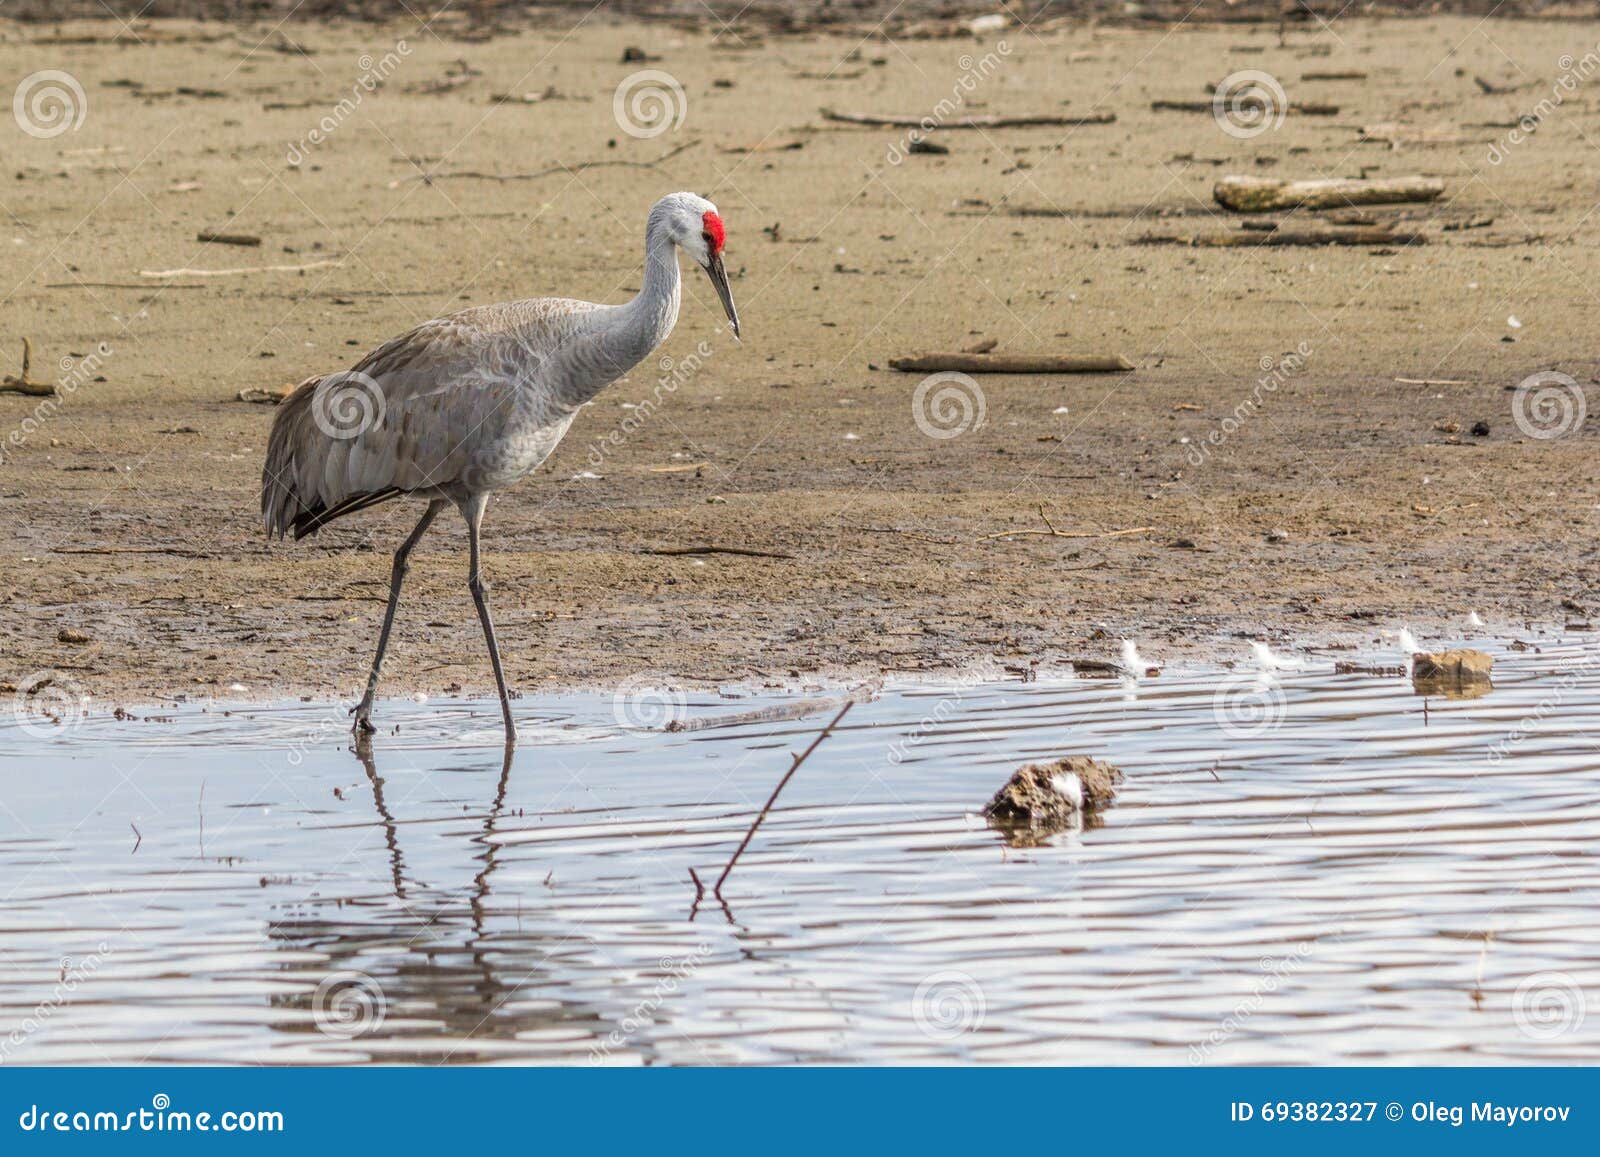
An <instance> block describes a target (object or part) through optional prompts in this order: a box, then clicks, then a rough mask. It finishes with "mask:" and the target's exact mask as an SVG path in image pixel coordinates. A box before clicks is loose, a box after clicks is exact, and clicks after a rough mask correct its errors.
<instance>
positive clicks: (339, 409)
mask: <svg viewBox="0 0 1600 1157" xmlns="http://www.w3.org/2000/svg"><path fill="white" fill-rule="evenodd" d="M385 406H386V403H385V402H384V398H383V387H382V386H380V385H379V384H378V383H377V380H376V379H374V378H372V377H369V376H368V375H366V374H364V373H362V372H361V371H360V370H345V371H343V372H342V373H337V374H329V375H328V376H327V377H325V378H323V379H322V380H321V381H320V382H318V383H317V386H316V389H314V390H313V391H312V393H311V419H312V421H314V422H316V424H317V429H319V430H321V431H322V432H323V433H324V434H326V435H327V436H328V437H330V438H337V439H339V440H340V441H347V440H349V439H351V438H359V437H360V436H361V435H362V434H364V433H366V432H367V431H368V430H371V429H373V428H374V427H376V426H379V425H382V423H383V415H384V410H385Z"/></svg>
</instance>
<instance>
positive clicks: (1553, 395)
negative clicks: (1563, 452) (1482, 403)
mask: <svg viewBox="0 0 1600 1157" xmlns="http://www.w3.org/2000/svg"><path fill="white" fill-rule="evenodd" d="M1588 416H1589V399H1588V398H1587V397H1585V395H1584V392H1583V387H1582V386H1580V385H1579V384H1578V383H1577V380H1576V379H1575V378H1573V377H1571V376H1570V375H1567V374H1563V373H1561V372H1559V371H1557V370H1540V371H1539V372H1538V373H1536V374H1529V375H1528V376H1527V377H1525V378H1523V379H1522V381H1520V382H1518V383H1517V392H1516V393H1514V394H1512V395H1511V417H1512V419H1513V420H1514V421H1515V422H1516V423H1517V429H1519V430H1521V431H1522V432H1523V433H1524V434H1526V435H1527V436H1528V437H1530V438H1538V439H1539V440H1540V441H1549V440H1551V439H1553V438H1565V437H1566V436H1567V435H1568V434H1571V433H1574V432H1575V431H1577V430H1578V429H1580V428H1581V427H1582V426H1583V420H1584V419H1585V418H1586V417H1588Z"/></svg>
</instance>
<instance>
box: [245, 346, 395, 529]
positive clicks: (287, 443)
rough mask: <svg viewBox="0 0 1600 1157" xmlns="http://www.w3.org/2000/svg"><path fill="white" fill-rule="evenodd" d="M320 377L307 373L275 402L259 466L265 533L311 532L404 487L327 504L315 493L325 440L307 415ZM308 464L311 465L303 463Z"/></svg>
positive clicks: (387, 497)
mask: <svg viewBox="0 0 1600 1157" xmlns="http://www.w3.org/2000/svg"><path fill="white" fill-rule="evenodd" d="M321 381H322V379H321V378H320V377H316V378H307V379H306V380H305V381H303V382H301V383H300V384H299V385H298V386H296V387H295V389H294V392H293V393H291V394H290V395H289V396H288V397H287V398H285V399H284V400H283V402H282V403H281V404H280V405H279V407H278V413H277V416H276V417H274V418H273V420H272V434H271V435H270V436H269V437H268V439H267V460H266V464H265V465H264V466H263V467H262V470H261V520H262V522H263V523H264V524H265V525H266V528H267V535H268V537H271V536H273V535H276V536H277V537H279V538H282V537H284V536H285V535H287V534H293V535H294V537H295V538H296V539H301V538H304V537H305V536H306V535H308V534H315V533H316V532H317V531H318V530H320V529H321V528H322V527H324V526H326V525H327V524H328V523H330V522H332V521H333V520H334V519H336V518H342V517H344V516H345V515H346V514H354V513H355V512H356V511H358V510H365V509H366V508H367V507H369V506H376V505H377V504H378V503H380V502H387V501H388V500H389V499H391V498H395V497H397V496H399V495H400V494H402V493H404V491H402V490H400V489H398V488H396V487H388V488H386V489H383V490H370V491H365V492H363V493H360V494H350V495H347V496H345V497H343V498H340V499H339V500H338V501H336V502H334V503H333V504H332V505H329V504H328V503H327V502H326V501H324V499H323V497H322V495H320V494H318V493H317V490H318V483H317V480H318V479H319V478H320V476H321V471H320V456H319V455H318V453H317V451H318V447H319V445H320V444H322V443H323V442H324V441H325V438H324V436H323V435H322V434H321V433H320V431H319V430H318V429H317V426H316V422H315V420H314V418H313V414H312V397H313V395H314V394H315V392H316V388H317V384H318V383H319V382H321ZM307 464H310V465H311V466H312V468H311V469H310V470H305V469H303V468H302V467H303V466H304V465H307Z"/></svg>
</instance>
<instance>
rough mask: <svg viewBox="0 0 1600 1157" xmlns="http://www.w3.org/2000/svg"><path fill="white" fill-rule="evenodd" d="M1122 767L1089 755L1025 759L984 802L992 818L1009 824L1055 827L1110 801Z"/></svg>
mask: <svg viewBox="0 0 1600 1157" xmlns="http://www.w3.org/2000/svg"><path fill="white" fill-rule="evenodd" d="M1120 782H1122V772H1121V771H1119V770H1117V768H1115V767H1113V766H1111V764H1109V763H1102V762H1101V761H1100V760H1098V759H1091V758H1089V757H1088V756H1087V755H1068V756H1065V757H1063V758H1061V759H1056V760H1052V761H1051V762H1049V763H1026V764H1023V765H1022V766H1021V767H1019V768H1017V771H1016V774H1014V775H1013V776H1012V777H1011V779H1010V781H1009V782H1007V784H1006V785H1005V786H1004V787H1002V788H1001V789H1000V790H999V791H997V792H995V795H994V798H993V799H991V800H990V801H989V802H988V803H987V804H985V805H984V808H983V814H984V816H985V817H987V818H988V820H989V821H990V822H991V823H993V824H997V825H1003V826H1006V827H1024V828H1032V829H1041V828H1043V829H1054V828H1060V827H1063V826H1065V825H1066V824H1068V823H1070V822H1071V821H1072V820H1073V819H1075V818H1076V817H1078V816H1083V815H1091V814H1093V813H1094V812H1095V811H1097V810H1099V809H1100V808H1103V807H1105V806H1106V805H1108V804H1109V803H1110V802H1111V800H1112V798H1113V797H1114V796H1115V795H1116V793H1117V788H1116V785H1117V784H1118V783H1120Z"/></svg>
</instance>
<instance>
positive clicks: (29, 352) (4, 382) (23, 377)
mask: <svg viewBox="0 0 1600 1157" xmlns="http://www.w3.org/2000/svg"><path fill="white" fill-rule="evenodd" d="M32 364H33V343H32V342H31V341H29V340H28V339H27V338H23V339H22V372H21V373H20V374H18V375H17V376H16V377H9V376H8V377H5V378H0V394H27V395H28V396H29V397H30V398H53V397H55V395H56V387H55V385H54V383H52V382H36V381H34V380H33V379H32V378H30V377H29V376H28V367H29V366H31V365H32Z"/></svg>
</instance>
